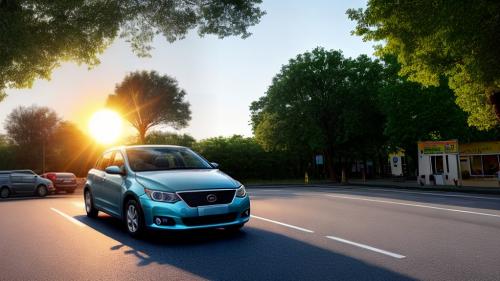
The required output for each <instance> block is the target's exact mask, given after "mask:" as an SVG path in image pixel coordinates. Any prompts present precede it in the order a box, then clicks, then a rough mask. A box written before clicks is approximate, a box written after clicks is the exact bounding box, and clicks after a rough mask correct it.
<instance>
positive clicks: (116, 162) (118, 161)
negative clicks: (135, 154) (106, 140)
mask: <svg viewBox="0 0 500 281" xmlns="http://www.w3.org/2000/svg"><path fill="white" fill-rule="evenodd" d="M110 166H118V167H119V168H120V169H123V168H124V166H125V161H124V160H123V155H122V153H121V152H120V151H117V152H116V153H115V157H114V159H113V164H111V165H110Z"/></svg>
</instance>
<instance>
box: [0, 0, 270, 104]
mask: <svg viewBox="0 0 500 281" xmlns="http://www.w3.org/2000/svg"><path fill="white" fill-rule="evenodd" d="M260 3H261V0H193V1H191V0H109V1H84V0H75V1H67V0H55V1H54V0H50V1H48V0H36V1H35V0H0V101H1V99H2V97H3V96H4V91H3V90H4V89H5V88H6V87H15V88H24V87H30V86H31V85H32V83H33V81H34V80H35V79H37V78H42V79H48V78H49V77H50V74H51V72H52V70H53V69H54V68H56V67H57V66H59V64H60V63H61V62H62V61H76V62H77V63H84V64H87V65H89V66H93V65H96V64H98V63H99V59H98V54H100V53H102V52H103V51H104V50H105V49H106V48H107V47H108V46H109V45H110V44H111V43H112V42H113V40H114V39H115V38H116V37H117V36H120V37H122V38H125V39H126V40H127V41H128V42H129V43H130V44H131V46H132V49H133V50H134V51H135V52H136V53H137V54H138V55H140V56H146V55H148V52H149V51H150V50H151V45H150V43H151V41H152V40H153V38H154V36H155V35H157V34H161V35H163V36H164V37H165V38H166V39H167V40H168V41H169V42H173V41H175V40H178V39H183V38H184V37H185V36H186V34H187V33H188V32H189V31H190V30H193V29H197V31H198V34H199V35H200V36H204V35H207V34H213V35H216V36H218V37H219V38H223V37H226V36H231V35H237V36H238V35H239V36H241V37H243V38H246V37H247V36H249V35H250V33H249V32H248V27H250V26H253V25H255V24H257V23H258V22H259V21H260V18H261V17H262V16H263V15H264V14H265V13H264V12H263V11H262V10H261V9H260V8H259V7H258V5H259V4H260Z"/></svg>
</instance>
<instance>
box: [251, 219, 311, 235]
mask: <svg viewBox="0 0 500 281" xmlns="http://www.w3.org/2000/svg"><path fill="white" fill-rule="evenodd" d="M250 216H251V217H252V218H256V219H259V220H263V221H267V222H272V223H275V224H279V225H282V226H286V227H289V228H293V229H297V230H300V231H304V232H307V233H314V231H312V230H310V229H307V228H302V227H298V226H295V225H291V224H287V223H283V222H279V221H275V220H270V219H266V218H263V217H258V216H255V215H250Z"/></svg>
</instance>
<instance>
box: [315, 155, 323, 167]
mask: <svg viewBox="0 0 500 281" xmlns="http://www.w3.org/2000/svg"><path fill="white" fill-rule="evenodd" d="M323 163H324V159H323V155H321V154H318V155H316V165H323Z"/></svg>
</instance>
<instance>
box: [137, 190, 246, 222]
mask: <svg viewBox="0 0 500 281" xmlns="http://www.w3.org/2000/svg"><path fill="white" fill-rule="evenodd" d="M139 200H140V201H141V206H142V210H143V212H144V220H145V224H146V227H147V228H149V229H157V230H161V229H163V230H189V229H204V228H221V227H230V226H235V225H241V224H245V223H246V222H248V220H249V219H250V199H249V197H248V195H246V196H245V197H243V198H239V197H235V198H234V200H233V202H231V203H230V204H224V205H213V206H205V207H190V206H188V205H187V204H186V203H185V202H184V201H182V200H181V201H178V202H176V203H165V202H157V201H153V200H151V199H150V198H149V197H148V196H147V195H146V194H144V195H142V196H140V197H139ZM247 211H248V212H247ZM156 217H160V218H167V219H168V220H169V221H170V222H171V224H170V225H164V224H161V225H158V224H156V223H155V222H154V218H156ZM172 222H173V224H172Z"/></svg>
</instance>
